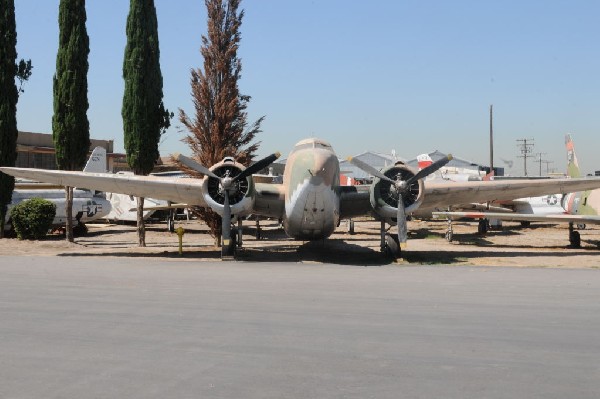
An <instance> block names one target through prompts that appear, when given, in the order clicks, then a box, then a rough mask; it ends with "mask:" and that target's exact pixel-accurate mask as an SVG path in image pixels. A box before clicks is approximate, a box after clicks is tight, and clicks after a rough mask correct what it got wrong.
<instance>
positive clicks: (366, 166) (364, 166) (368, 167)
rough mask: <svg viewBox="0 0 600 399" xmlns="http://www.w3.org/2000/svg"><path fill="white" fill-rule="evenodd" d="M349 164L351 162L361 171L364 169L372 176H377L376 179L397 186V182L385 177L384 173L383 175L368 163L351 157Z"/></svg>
mask: <svg viewBox="0 0 600 399" xmlns="http://www.w3.org/2000/svg"><path fill="white" fill-rule="evenodd" d="M348 162H350V163H352V164H354V165H355V166H357V167H359V168H360V169H362V170H363V171H365V172H367V173H368V174H370V175H371V176H375V177H378V178H380V179H381V180H385V181H387V182H390V183H392V184H396V181H395V180H392V179H390V178H389V177H387V176H386V175H384V174H383V173H381V172H380V171H378V170H377V169H375V168H374V167H372V166H371V165H369V164H368V163H366V162H363V161H361V160H360V159H356V158H353V157H349V158H348Z"/></svg>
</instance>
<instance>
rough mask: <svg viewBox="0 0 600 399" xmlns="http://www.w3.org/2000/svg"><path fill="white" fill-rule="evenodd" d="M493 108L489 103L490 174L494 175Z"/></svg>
mask: <svg viewBox="0 0 600 399" xmlns="http://www.w3.org/2000/svg"><path fill="white" fill-rule="evenodd" d="M493 108H494V105H493V104H492V105H490V176H494V128H493Z"/></svg>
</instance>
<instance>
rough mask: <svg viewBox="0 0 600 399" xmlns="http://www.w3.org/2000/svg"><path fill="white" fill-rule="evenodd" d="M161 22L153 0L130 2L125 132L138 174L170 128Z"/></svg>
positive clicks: (149, 164)
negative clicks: (164, 95) (162, 55)
mask: <svg viewBox="0 0 600 399" xmlns="http://www.w3.org/2000/svg"><path fill="white" fill-rule="evenodd" d="M159 59H160V51H159V46H158V21H157V18H156V8H155V7H154V0H131V2H130V3H129V15H128V16H127V45H126V47H125V57H124V60H123V79H124V80H125V92H124V94H123V108H122V110H121V114H122V116H123V132H124V136H125V137H124V138H125V151H126V153H127V163H128V164H129V167H131V169H132V170H133V172H134V173H135V174H136V175H147V174H148V173H150V172H151V171H152V169H153V168H154V165H155V164H156V161H157V160H158V157H159V152H158V144H159V141H160V136H161V134H162V133H163V132H164V131H165V130H166V129H167V128H168V127H169V125H170V118H171V116H172V115H170V114H169V112H168V110H166V109H165V107H164V105H163V101H162V99H163V79H162V74H161V71H160V62H159V61H160V60H159ZM143 208H144V199H143V198H138V240H139V245H140V246H145V245H146V243H145V229H144V219H143Z"/></svg>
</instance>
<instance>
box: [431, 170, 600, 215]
mask: <svg viewBox="0 0 600 399" xmlns="http://www.w3.org/2000/svg"><path fill="white" fill-rule="evenodd" d="M598 187H600V179H598V178H594V177H591V178H577V179H570V178H567V179H544V180H503V181H466V182H443V183H436V182H426V183H425V192H424V194H425V195H424V197H425V198H424V200H423V203H422V204H421V207H420V208H419V210H424V209H447V208H448V206H452V205H457V204H465V203H484V202H492V203H494V202H496V201H504V200H512V199H516V198H524V197H537V196H540V195H547V194H566V193H572V192H577V191H585V190H590V189H594V188H598Z"/></svg>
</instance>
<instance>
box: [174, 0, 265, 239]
mask: <svg viewBox="0 0 600 399" xmlns="http://www.w3.org/2000/svg"><path fill="white" fill-rule="evenodd" d="M205 4H206V9H207V11H208V36H205V35H202V47H201V49H200V52H201V54H202V56H203V58H204V68H203V70H202V69H200V68H198V69H192V71H191V74H192V77H191V85H192V97H193V103H194V109H195V115H194V117H193V118H191V117H189V116H188V115H187V114H186V113H185V112H184V111H183V110H181V109H180V110H179V119H180V121H181V123H183V125H184V126H185V127H186V128H187V129H188V131H189V134H188V136H187V137H186V138H184V139H183V141H184V142H185V143H187V144H188V145H189V146H190V148H191V149H192V152H193V158H194V159H195V160H196V161H198V162H199V163H200V164H202V165H205V166H207V167H210V166H212V165H214V164H215V163H217V162H219V161H221V160H222V159H223V158H224V157H226V156H230V157H234V158H235V159H236V160H237V161H238V162H240V163H241V164H243V165H246V166H248V165H249V164H250V162H252V160H253V159H254V156H255V152H256V150H257V149H258V146H259V144H260V143H259V142H256V143H252V141H253V139H254V137H255V135H256V134H258V133H260V131H261V130H260V125H261V123H262V121H263V119H264V116H263V117H261V118H260V119H258V120H257V121H256V122H254V123H252V124H251V125H250V126H248V124H247V122H246V118H247V112H246V107H247V104H248V102H249V101H250V96H246V95H242V94H240V92H239V89H238V80H239V79H240V78H241V71H242V63H241V60H240V59H239V58H238V56H237V51H238V48H239V45H240V40H241V34H240V31H239V29H240V26H241V24H242V18H243V16H244V11H243V10H241V11H239V12H238V7H239V5H240V0H205ZM186 171H187V172H188V173H189V174H190V175H192V176H195V177H200V175H199V174H198V172H196V171H194V170H189V169H186ZM196 213H197V214H198V216H199V217H200V218H201V219H202V220H204V221H205V222H206V224H207V225H208V227H209V228H210V234H211V235H212V236H213V237H215V243H216V244H217V245H220V238H221V217H220V216H219V215H217V214H216V213H215V212H213V211H212V210H210V209H197V210H196Z"/></svg>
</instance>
